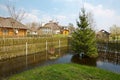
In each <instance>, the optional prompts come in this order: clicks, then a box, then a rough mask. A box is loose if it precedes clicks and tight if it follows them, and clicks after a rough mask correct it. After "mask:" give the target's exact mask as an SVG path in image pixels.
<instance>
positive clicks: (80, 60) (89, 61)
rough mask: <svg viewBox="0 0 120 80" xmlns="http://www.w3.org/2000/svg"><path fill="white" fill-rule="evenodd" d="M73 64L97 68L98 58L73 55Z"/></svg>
mask: <svg viewBox="0 0 120 80" xmlns="http://www.w3.org/2000/svg"><path fill="white" fill-rule="evenodd" d="M71 62H73V63H77V64H82V65H89V66H96V58H90V57H80V56H79V54H75V55H73V56H72V58H71Z"/></svg>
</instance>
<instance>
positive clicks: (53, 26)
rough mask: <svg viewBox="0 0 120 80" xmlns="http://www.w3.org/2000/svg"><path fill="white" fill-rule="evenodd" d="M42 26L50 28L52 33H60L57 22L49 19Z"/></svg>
mask: <svg viewBox="0 0 120 80" xmlns="http://www.w3.org/2000/svg"><path fill="white" fill-rule="evenodd" d="M43 27H45V28H46V29H48V30H50V32H51V30H52V34H60V29H61V26H59V25H58V22H53V21H49V23H46V24H45V25H44V26H43ZM45 28H44V29H45Z"/></svg>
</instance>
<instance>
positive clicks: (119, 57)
mask: <svg viewBox="0 0 120 80" xmlns="http://www.w3.org/2000/svg"><path fill="white" fill-rule="evenodd" d="M99 59H100V60H102V61H107V62H111V63H114V64H120V53H105V52H99Z"/></svg>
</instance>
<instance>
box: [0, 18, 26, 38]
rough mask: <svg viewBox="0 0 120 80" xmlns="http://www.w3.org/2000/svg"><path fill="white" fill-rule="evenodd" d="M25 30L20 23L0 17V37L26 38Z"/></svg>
mask: <svg viewBox="0 0 120 80" xmlns="http://www.w3.org/2000/svg"><path fill="white" fill-rule="evenodd" d="M26 33H27V28H26V26H25V25H23V24H22V23H20V22H18V21H16V20H14V19H12V18H10V17H8V18H3V17H0V37H23V36H26Z"/></svg>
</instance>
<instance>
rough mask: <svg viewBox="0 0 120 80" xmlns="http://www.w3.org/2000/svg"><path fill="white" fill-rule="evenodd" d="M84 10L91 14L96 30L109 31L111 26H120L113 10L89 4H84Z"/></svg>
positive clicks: (119, 19) (119, 17) (119, 16)
mask: <svg viewBox="0 0 120 80" xmlns="http://www.w3.org/2000/svg"><path fill="white" fill-rule="evenodd" d="M85 8H86V9H87V10H88V11H90V12H92V13H93V15H94V19H95V21H96V25H97V29H98V30H100V29H106V30H108V31H109V28H110V27H111V26H112V25H113V24H116V25H120V23H119V21H120V15H117V12H116V11H115V10H112V9H107V8H105V7H104V6H103V5H101V4H99V5H97V6H94V5H92V4H90V3H85Z"/></svg>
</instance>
